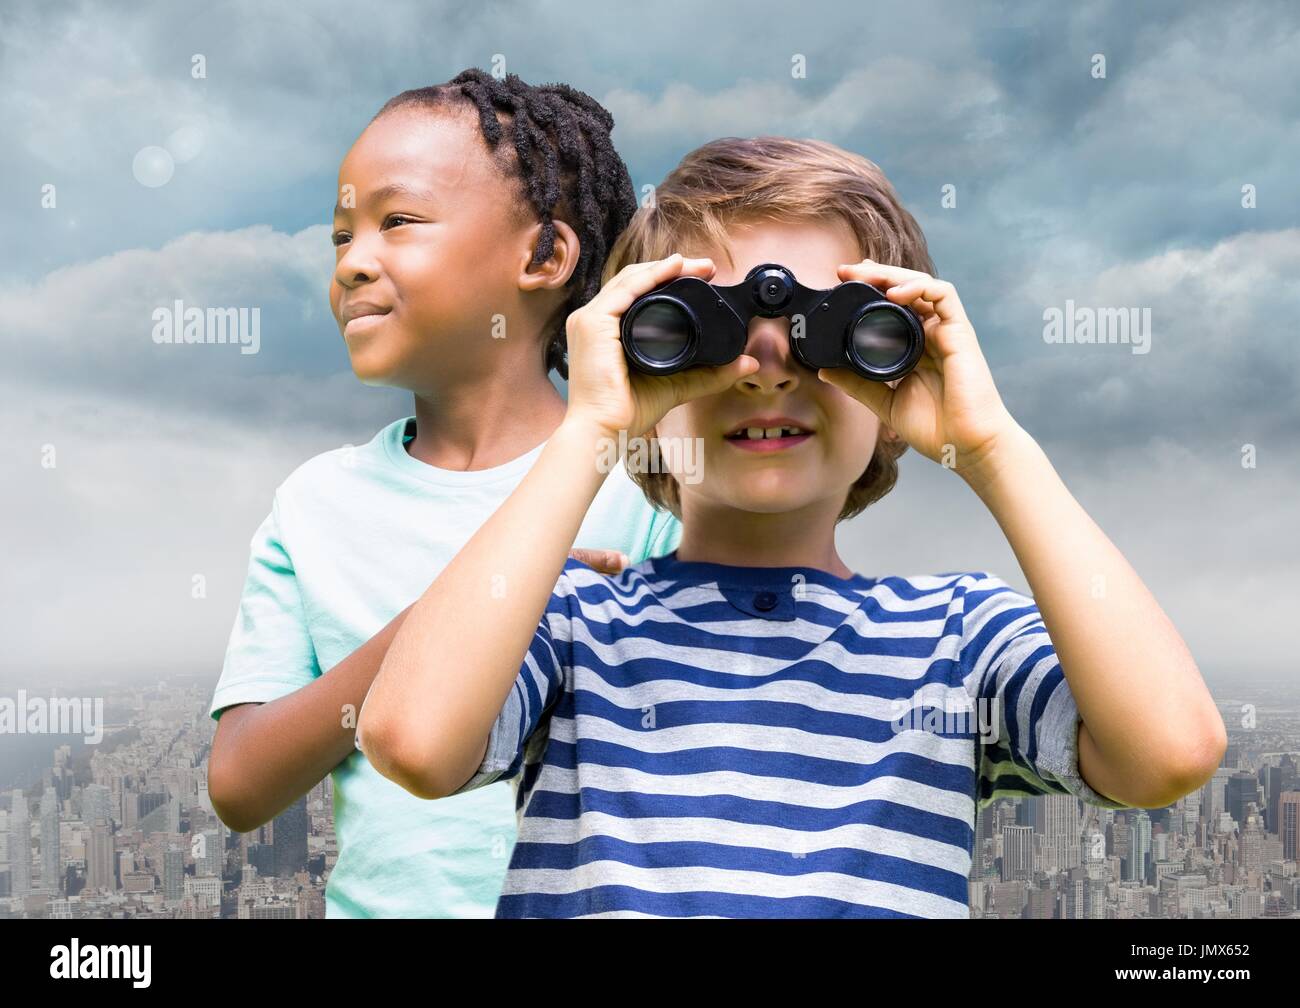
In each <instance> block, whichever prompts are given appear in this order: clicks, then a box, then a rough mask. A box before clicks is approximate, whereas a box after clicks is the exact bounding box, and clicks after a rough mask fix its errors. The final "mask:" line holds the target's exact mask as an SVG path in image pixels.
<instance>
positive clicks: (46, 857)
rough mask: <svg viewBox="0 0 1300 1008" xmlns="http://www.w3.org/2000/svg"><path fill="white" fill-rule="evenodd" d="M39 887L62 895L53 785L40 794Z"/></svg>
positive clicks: (60, 853) (60, 862) (61, 856)
mask: <svg viewBox="0 0 1300 1008" xmlns="http://www.w3.org/2000/svg"><path fill="white" fill-rule="evenodd" d="M41 888H42V889H44V890H45V891H46V892H47V893H49V894H50V896H51V897H56V896H62V895H63V851H62V847H61V846H60V844H59V796H58V794H57V793H56V792H55V790H54V788H53V787H47V788H46V789H45V793H44V794H42V795H41Z"/></svg>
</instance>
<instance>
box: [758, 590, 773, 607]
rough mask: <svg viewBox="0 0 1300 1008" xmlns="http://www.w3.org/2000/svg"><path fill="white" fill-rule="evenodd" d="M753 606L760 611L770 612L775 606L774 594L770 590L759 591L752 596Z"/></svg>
mask: <svg viewBox="0 0 1300 1008" xmlns="http://www.w3.org/2000/svg"><path fill="white" fill-rule="evenodd" d="M754 608H755V609H757V610H759V611H760V612H771V611H772V610H773V609H775V608H776V595H774V594H773V593H772V592H770V591H761V592H759V593H758V594H757V595H755V596H754Z"/></svg>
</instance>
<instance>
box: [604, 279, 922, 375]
mask: <svg viewBox="0 0 1300 1008" xmlns="http://www.w3.org/2000/svg"><path fill="white" fill-rule="evenodd" d="M756 315H757V316H759V317H761V318H776V317H777V316H784V317H786V318H789V319H790V349H791V352H792V353H793V354H794V357H795V359H796V360H798V361H799V363H801V364H803V365H804V366H805V367H808V368H813V369H814V370H815V369H817V368H823V367H825V368H833V367H847V368H852V369H853V370H854V371H855V372H856V373H857V374H859V375H861V376H862V377H863V378H869V379H871V380H873V381H893V380H894V379H895V378H901V377H903V376H904V375H905V374H907V373H908V372H909V371H911V370H912V369H913V368H914V367H915V366H916V362H917V361H919V360H920V359H921V353H922V352H923V350H924V349H925V333H924V330H923V329H922V328H921V320H920V319H919V318H918V317H917V315H916V313H915V312H913V311H912V310H911V309H910V308H905V307H903V306H902V305H896V304H894V303H893V302H892V301H889V300H888V299H886V297H885V295H884V293H883V292H881V291H879V290H877V289H876V288H875V287H873V286H871V285H870V284H867V283H862V282H860V281H857V280H849V281H846V282H845V283H841V284H837V285H836V286H834V287H831V288H829V289H826V290H813V289H812V288H809V287H805V286H804V285H803V284H801V283H799V281H798V280H796V279H795V277H794V274H793V273H792V272H791V271H790V270H788V269H786V268H785V267H784V266H778V265H777V264H775V263H763V264H762V265H760V266H755V267H754V268H753V269H752V270H750V271H749V273H748V274H747V275H746V276H745V279H744V280H742V281H741V282H740V283H738V284H735V285H733V286H730V287H717V286H714V285H713V284H710V283H706V282H705V281H704V280H701V279H700V278H699V277H692V276H684V277H678V278H677V279H676V280H672V281H669V282H668V283H666V284H664V285H663V286H662V287H657V288H655V289H654V290H652V291H650V292H649V293H647V294H643V295H642V296H641V297H639V298H637V299H636V300H635V301H633V302H632V306H631V307H630V308H628V310H627V312H625V313H624V315H623V319H622V325H621V333H622V340H623V352H624V354H625V356H626V357H627V359H628V363H629V364H631V366H632V367H634V368H636V369H637V370H638V371H640V372H642V373H643V374H650V375H667V374H674V373H676V372H678V371H684V370H685V369H687V368H691V367H698V366H701V365H706V366H712V367H716V366H718V365H721V364H727V363H730V362H731V361H733V360H735V359H736V358H737V357H739V356H740V354H741V353H742V352H743V351H744V349H745V343H746V341H747V339H748V332H749V321H750V319H752V318H753V317H754V316H756Z"/></svg>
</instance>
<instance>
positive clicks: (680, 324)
mask: <svg viewBox="0 0 1300 1008" xmlns="http://www.w3.org/2000/svg"><path fill="white" fill-rule="evenodd" d="M628 329H629V338H630V340H631V342H632V343H633V344H635V346H636V350H637V353H639V354H641V356H643V357H644V358H645V359H646V360H647V361H650V362H652V363H654V364H667V363H669V362H670V361H674V360H676V359H677V358H678V357H680V356H682V354H684V353H685V352H686V351H687V350H688V349H689V348H690V346H691V344H692V343H694V341H695V322H694V320H693V319H692V318H691V315H690V312H689V311H688V310H687V308H686V307H685V306H684V305H681V304H679V303H678V302H676V301H670V300H668V299H667V298H659V299H657V300H654V301H647V302H645V303H644V304H641V305H639V306H637V308H636V314H635V315H634V316H633V317H632V318H630V319H629V320H628Z"/></svg>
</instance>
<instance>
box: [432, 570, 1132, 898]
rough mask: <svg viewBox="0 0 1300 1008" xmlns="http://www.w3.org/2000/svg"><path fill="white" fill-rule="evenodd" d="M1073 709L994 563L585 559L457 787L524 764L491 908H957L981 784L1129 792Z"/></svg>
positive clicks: (1033, 614) (987, 790)
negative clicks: (1094, 775) (1099, 762)
mask: <svg viewBox="0 0 1300 1008" xmlns="http://www.w3.org/2000/svg"><path fill="white" fill-rule="evenodd" d="M1078 720H1079V713H1078V708H1077V707H1076V705H1075V700H1074V697H1073V695H1072V694H1071V692H1070V688H1069V685H1068V684H1067V683H1066V680H1065V678H1064V676H1063V675H1062V673H1061V667H1060V665H1059V663H1058V661H1057V659H1056V652H1055V650H1054V648H1053V646H1052V643H1051V641H1050V640H1049V639H1048V636H1047V631H1046V628H1045V627H1044V625H1043V622H1042V619H1041V616H1040V614H1039V611H1038V608H1037V606H1036V605H1035V604H1034V602H1033V600H1032V599H1031V598H1029V597H1027V596H1025V595H1022V594H1020V593H1018V592H1016V591H1014V590H1013V589H1012V588H1011V587H1010V586H1009V585H1007V584H1006V582H1004V581H1002V580H1000V579H998V578H996V577H993V576H991V575H989V574H985V573H967V574H959V573H953V574H940V575H934V576H925V577H911V578H902V577H883V578H879V579H873V578H868V577H864V576H861V575H855V576H853V577H851V578H847V579H845V578H838V577H834V576H832V575H830V574H827V573H825V572H822V571H818V570H814V569H811V568H806V567H778V568H751V567H732V566H724V565H720V564H712V563H698V562H682V561H679V560H678V559H677V555H676V552H675V551H674V552H673V553H670V554H668V555H667V556H662V557H655V558H652V559H649V560H645V561H642V562H641V563H638V564H635V565H633V566H631V567H628V568H627V569H625V570H624V571H623V572H622V573H621V574H619V575H617V576H615V577H609V576H606V575H602V574H599V573H597V572H596V571H594V570H592V569H591V568H590V567H588V566H586V565H585V564H582V563H579V562H578V561H576V560H572V559H570V560H569V561H568V562H567V563H566V564H565V568H564V571H563V573H562V574H561V576H560V578H559V580H558V582H557V583H556V588H555V592H554V593H553V594H552V596H551V600H550V602H549V604H548V606H547V610H546V613H545V615H544V617H543V618H542V620H541V621H540V623H539V625H538V629H537V633H536V635H535V636H534V638H533V641H532V644H531V645H530V647H529V650H528V653H527V655H526V657H525V660H524V663H523V665H522V667H521V669H520V672H519V676H518V678H517V679H516V682H515V686H514V688H513V690H512V691H511V693H510V695H509V696H508V698H507V700H506V703H505V705H504V706H503V708H502V710H501V713H500V715H499V716H498V718H497V720H496V722H495V724H494V725H493V728H492V733H491V737H490V739H489V743H488V749H487V753H486V755H485V757H484V760H483V763H482V765H481V766H480V768H479V771H478V773H477V774H475V776H474V777H473V778H471V779H470V780H469V781H467V782H466V783H465V785H464V786H463V787H462V788H460V791H467V790H470V789H471V788H475V787H480V786H482V785H484V784H488V783H490V782H492V781H494V780H498V779H510V780H512V781H513V783H514V786H515V799H516V800H515V804H516V810H517V815H518V822H519V833H518V840H517V842H516V845H515V847H514V851H513V853H512V855H511V859H510V864H509V868H508V869H507V872H506V879H505V885H504V888H503V890H502V894H501V898H500V900H499V901H498V903H497V909H496V915H497V916H498V917H600V916H610V917H613V916H618V917H629V916H636V917H641V916H654V917H698V916H720V917H926V918H929V917H963V918H964V917H968V916H969V908H968V902H967V876H968V875H969V874H970V867H971V854H972V844H973V839H974V818H975V809H976V801H977V798H978V801H979V802H980V804H984V803H985V802H987V801H990V800H992V799H993V798H994V797H1000V796H1002V795H1037V794H1045V793H1063V794H1073V795H1076V796H1078V797H1079V798H1081V799H1082V800H1084V801H1085V802H1088V803H1090V804H1094V805H1101V806H1103V807H1106V808H1125V807H1127V806H1125V805H1123V804H1122V803H1120V802H1117V801H1114V800H1112V799H1109V798H1106V797H1104V796H1102V795H1100V794H1099V793H1097V792H1096V791H1094V790H1092V789H1091V788H1090V787H1089V786H1088V785H1087V783H1086V782H1085V781H1084V780H1083V779H1082V777H1081V776H1080V775H1079V767H1078V758H1077V753H1076V746H1077V736H1078ZM981 726H984V727H985V729H987V730H982V727H981ZM458 793H459V792H458Z"/></svg>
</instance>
